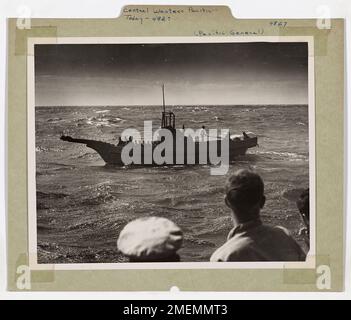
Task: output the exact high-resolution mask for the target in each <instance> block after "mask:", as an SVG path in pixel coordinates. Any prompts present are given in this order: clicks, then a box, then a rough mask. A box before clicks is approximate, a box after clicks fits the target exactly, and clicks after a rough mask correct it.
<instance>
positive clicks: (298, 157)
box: [255, 151, 309, 161]
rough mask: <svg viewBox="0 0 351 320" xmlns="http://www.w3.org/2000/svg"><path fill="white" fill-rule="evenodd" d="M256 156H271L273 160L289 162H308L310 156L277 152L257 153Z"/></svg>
mask: <svg viewBox="0 0 351 320" xmlns="http://www.w3.org/2000/svg"><path fill="white" fill-rule="evenodd" d="M255 153H256V154H259V155H266V156H269V157H270V158H271V159H273V158H280V159H281V158H283V159H288V160H289V161H308V159H309V158H308V155H305V154H299V153H295V152H277V151H255Z"/></svg>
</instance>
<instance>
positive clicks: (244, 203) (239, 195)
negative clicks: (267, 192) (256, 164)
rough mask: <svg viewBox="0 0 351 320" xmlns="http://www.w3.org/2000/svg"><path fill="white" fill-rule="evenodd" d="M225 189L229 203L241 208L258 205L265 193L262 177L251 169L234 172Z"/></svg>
mask: <svg viewBox="0 0 351 320" xmlns="http://www.w3.org/2000/svg"><path fill="white" fill-rule="evenodd" d="M225 189H226V190H225V192H226V196H227V200H228V202H229V204H230V205H232V206H234V207H236V208H238V209H239V210H242V209H247V208H251V207H253V206H255V205H257V204H258V203H260V201H261V200H262V197H263V195H264V183H263V181H262V178H261V177H260V176H259V175H258V174H257V173H254V172H252V171H250V170H239V171H237V172H236V173H235V174H233V175H232V176H231V177H230V178H229V179H228V181H227V184H226V188H225Z"/></svg>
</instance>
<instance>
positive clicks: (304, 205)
mask: <svg viewBox="0 0 351 320" xmlns="http://www.w3.org/2000/svg"><path fill="white" fill-rule="evenodd" d="M296 205H297V208H298V209H299V211H300V213H301V214H303V215H304V216H305V217H306V219H307V221H309V220H310V189H305V190H304V191H303V192H302V193H301V194H300V197H299V198H298V199H297V201H296Z"/></svg>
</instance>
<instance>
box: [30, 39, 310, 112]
mask: <svg viewBox="0 0 351 320" xmlns="http://www.w3.org/2000/svg"><path fill="white" fill-rule="evenodd" d="M307 59H308V49H307V44H306V43H269V42H266V43H264V42H256V43H253V42H251V43H200V44H145V45H140V44H103V45H99V44H89V45H84V44H83V45H82V44H77V45H72V44H67V45H36V46H35V91H36V92H35V94H36V95H35V98H36V105H37V106H61V105H72V106H74V105H79V106H84V105H95V106H96V105H159V104H161V103H162V93H161V85H162V83H164V84H165V87H166V103H167V104H169V105H194V104H200V105H203V104H207V105H223V104H231V105H235V104H307V102H308V86H307V84H308V78H307V67H308V62H307V61H308V60H307Z"/></svg>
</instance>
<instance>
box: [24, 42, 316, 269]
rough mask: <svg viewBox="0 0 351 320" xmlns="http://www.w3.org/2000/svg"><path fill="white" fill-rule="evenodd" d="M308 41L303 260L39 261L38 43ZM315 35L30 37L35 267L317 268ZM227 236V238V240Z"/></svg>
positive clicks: (31, 261) (30, 217)
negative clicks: (306, 223)
mask: <svg viewBox="0 0 351 320" xmlns="http://www.w3.org/2000/svg"><path fill="white" fill-rule="evenodd" d="M232 42H233V43H239V42H307V43H308V126H309V184H310V185H309V188H310V250H309V252H308V256H307V258H306V261H301V262H220V263H216V262H176V263H171V262H169V263H168V262H167V263H160V262H158V263H59V264H38V263H37V212H36V210H37V209H36V179H35V178H36V158H35V70H34V69H35V68H34V67H35V65H34V45H35V44H132V43H135V44H137V43H143V44H151V43H154V44H157V43H164V44H165V43H232ZM314 75H315V73H314V41H313V36H249V37H192V36H189V37H57V38H55V37H50V38H44V37H43V38H28V46H27V161H28V167H27V172H28V256H29V267H30V269H31V270H125V269H130V270H131V269H314V268H315V266H316V259H315V250H316V246H315V240H316V230H315V229H316V216H315V85H314V84H315V81H314ZM224 240H225V239H223V241H224Z"/></svg>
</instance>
